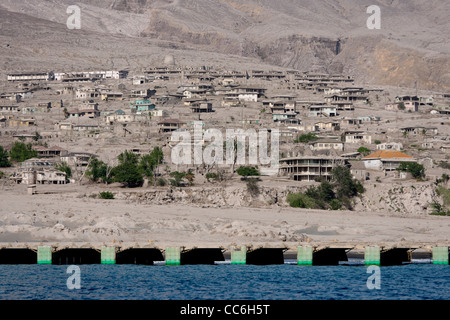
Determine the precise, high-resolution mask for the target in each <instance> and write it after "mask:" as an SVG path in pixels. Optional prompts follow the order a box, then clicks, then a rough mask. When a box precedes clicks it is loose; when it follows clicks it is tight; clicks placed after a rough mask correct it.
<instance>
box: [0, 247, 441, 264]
mask: <svg viewBox="0 0 450 320" xmlns="http://www.w3.org/2000/svg"><path fill="white" fill-rule="evenodd" d="M414 256H416V259H417V257H418V258H419V259H422V260H424V259H425V260H424V261H425V262H423V261H422V262H421V263H433V264H444V265H448V264H449V246H448V245H445V244H442V243H440V244H426V245H423V246H420V245H411V246H406V245H402V246H400V245H396V246H395V245H394V246H386V245H371V244H368V245H359V246H358V245H354V246H350V245H345V244H335V245H312V244H301V245H298V246H297V247H294V248H288V247H278V248H277V247H262V246H258V247H253V246H239V245H231V246H229V247H205V248H198V247H192V248H185V247H179V246H168V247H166V248H165V249H162V248H158V247H156V246H154V245H148V244H147V246H146V245H142V246H140V245H139V244H136V246H135V247H132V246H124V247H121V246H118V245H100V246H99V247H94V246H89V244H83V246H82V247H78V248H76V247H73V246H72V247H71V246H70V245H58V244H53V245H35V246H30V245H28V244H24V245H20V244H18V243H14V244H11V243H8V244H6V245H2V244H1V243H0V264H59V265H61V264H141V265H155V264H158V265H161V264H165V265H196V264H204V265H205V264H206V265H207V264H209V265H213V264H232V265H239V264H241V265H245V264H247V265H272V264H284V263H289V264H297V265H312V266H336V265H339V264H353V263H354V261H359V262H358V263H362V264H365V265H379V266H393V265H403V264H408V263H412V260H413V259H414ZM349 257H350V258H351V261H350V262H349Z"/></svg>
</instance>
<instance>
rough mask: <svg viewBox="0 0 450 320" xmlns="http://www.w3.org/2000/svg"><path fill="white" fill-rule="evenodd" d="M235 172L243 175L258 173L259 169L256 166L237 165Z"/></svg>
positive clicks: (256, 174) (257, 174)
mask: <svg viewBox="0 0 450 320" xmlns="http://www.w3.org/2000/svg"><path fill="white" fill-rule="evenodd" d="M236 173H237V174H238V175H240V176H243V177H248V176H259V175H260V173H259V170H258V169H257V168H254V167H246V166H242V167H239V169H237V170H236Z"/></svg>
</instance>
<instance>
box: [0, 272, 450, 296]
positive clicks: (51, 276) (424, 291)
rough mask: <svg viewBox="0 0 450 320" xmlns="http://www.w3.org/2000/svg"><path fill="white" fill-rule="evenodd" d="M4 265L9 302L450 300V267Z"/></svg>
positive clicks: (1, 288)
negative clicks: (74, 282)
mask: <svg viewBox="0 0 450 320" xmlns="http://www.w3.org/2000/svg"><path fill="white" fill-rule="evenodd" d="M77 267H79V274H78V275H77V276H79V285H80V286H79V289H77V288H73V286H70V285H69V284H70V281H71V279H70V277H73V276H74V274H72V273H71V272H70V273H68V268H69V266H67V265H0V299H1V300H241V299H242V300H384V299H386V300H408V299H414V300H449V299H450V266H449V265H433V264H408V265H401V266H390V267H380V268H379V274H378V275H379V284H380V286H379V289H377V288H373V286H370V285H369V284H370V282H371V280H370V277H371V276H373V274H372V273H371V272H369V273H368V267H366V266H364V265H358V264H355V265H339V266H298V265H295V264H289V263H287V264H284V265H269V266H255V265H229V264H228V265H227V264H220V265H181V266H143V265H79V266H77Z"/></svg>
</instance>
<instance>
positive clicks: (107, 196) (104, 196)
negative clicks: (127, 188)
mask: <svg viewBox="0 0 450 320" xmlns="http://www.w3.org/2000/svg"><path fill="white" fill-rule="evenodd" d="M99 196H100V199H107V200H110V199H114V194H113V193H112V192H109V191H104V192H100V193H99Z"/></svg>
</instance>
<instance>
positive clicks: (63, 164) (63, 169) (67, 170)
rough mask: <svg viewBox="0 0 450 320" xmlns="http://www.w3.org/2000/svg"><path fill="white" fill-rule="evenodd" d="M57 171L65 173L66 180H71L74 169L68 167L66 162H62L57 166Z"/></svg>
mask: <svg viewBox="0 0 450 320" xmlns="http://www.w3.org/2000/svg"><path fill="white" fill-rule="evenodd" d="M55 169H56V170H59V171H61V172H64V173H65V174H66V178H67V179H70V178H71V177H72V169H71V168H70V167H69V166H68V165H67V163H66V162H64V161H63V162H61V163H59V164H57V165H56V166H55Z"/></svg>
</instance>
